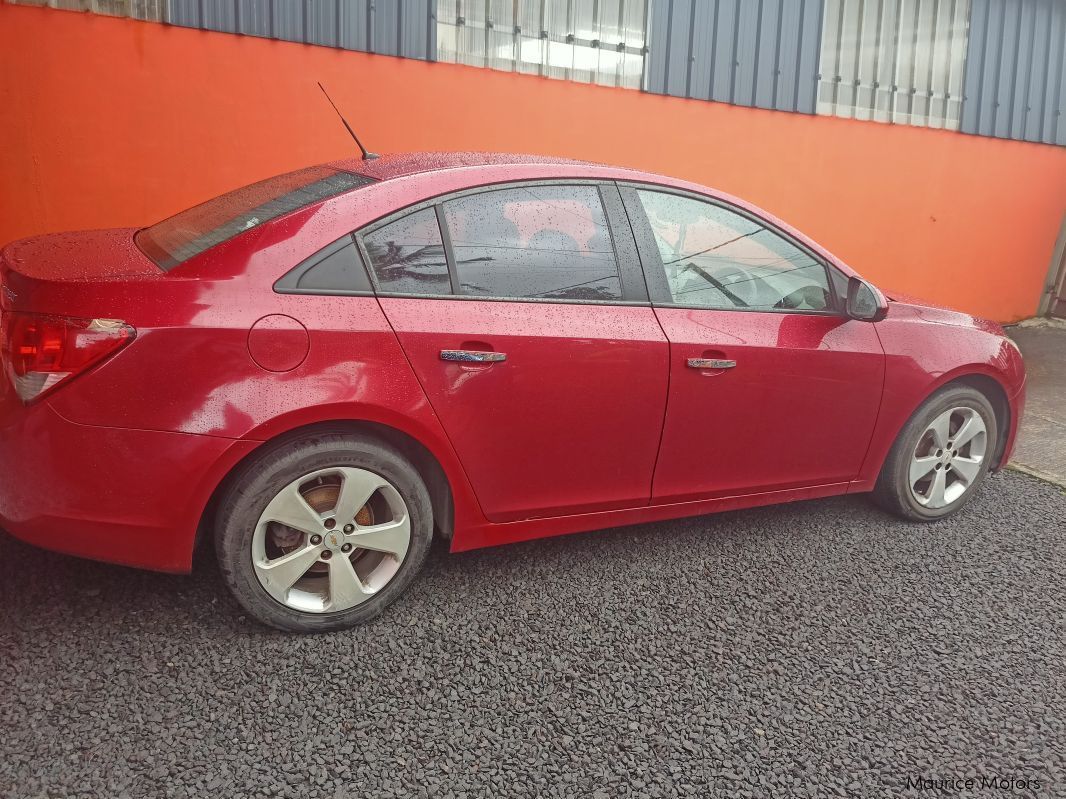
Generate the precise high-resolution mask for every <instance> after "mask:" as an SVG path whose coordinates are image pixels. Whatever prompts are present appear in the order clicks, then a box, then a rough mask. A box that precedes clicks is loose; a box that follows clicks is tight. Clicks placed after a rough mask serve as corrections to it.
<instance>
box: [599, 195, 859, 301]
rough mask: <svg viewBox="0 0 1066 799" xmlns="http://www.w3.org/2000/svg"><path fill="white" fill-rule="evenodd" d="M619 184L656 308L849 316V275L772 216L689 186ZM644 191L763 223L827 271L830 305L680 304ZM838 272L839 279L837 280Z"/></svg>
mask: <svg viewBox="0 0 1066 799" xmlns="http://www.w3.org/2000/svg"><path fill="white" fill-rule="evenodd" d="M616 183H617V185H618V191H619V194H620V195H621V198H622V204H623V206H624V208H625V210H626V214H627V216H628V217H629V224H630V227H631V229H632V233H633V239H634V241H635V243H636V247H637V252H638V253H639V254H640V260H641V264H642V265H643V266H644V277H645V280H646V281H647V287H648V296H649V297H650V301H651V304H652V306H653V307H655V308H682V309H686V310H694V311H725V312H728V313H736V312H740V313H778V314H804V315H808V316H847V314H846V312H845V310H844V303H843V300H842V297H841V295H840V286H841V285H846V284H847V278H846V277H844V276H843V273H840V271H839V270H838V269H836V267H834V266H833V265H832V264H831V263H830V262H829V261H828V260H827V259H826V258H825V257H824V256H822V255H821V254H820V253H818V252H816V251H815V250H813V249H812V248H811V247H809V246H807V245H806V244H804V243H803V242H801V241H799V240H797V239H796V238H795V237H794V236H792V235H791V234H789V233H788V232H787V231H785V230H782V229H781V228H780V227H779V226H778V225H775V224H774V223H773V222H771V221H770V220H769V219H766V218H765V217H763V216H761V215H759V214H756V213H753V212H751V211H749V210H747V209H745V208H741V207H740V206H737V205H734V204H733V203H730V202H726V201H725V200H722V199H720V198H718V197H713V196H711V195H708V194H701V193H700V192H696V191H689V190H687V189H680V188H677V187H674V186H663V185H661V184H658V183H648V182H644V181H616ZM640 190H643V191H655V192H659V193H661V194H674V195H677V196H678V197H684V198H686V199H690V200H696V201H698V202H704V203H707V204H709V205H714V206H717V207H719V208H721V209H723V210H725V211H728V212H730V213H733V214H737V215H738V216H741V217H744V218H745V219H749V220H750V221H752V222H754V223H755V224H757V225H761V226H762V227H764V228H766V229H767V230H769V231H771V232H772V233H774V234H776V235H778V236H780V237H781V238H782V239H784V240H785V241H786V242H787V243H788V244H791V245H792V246H793V247H796V248H797V249H799V250H801V251H802V252H804V253H806V254H807V255H809V256H810V257H811V259H812V260H813V261H815V262H816V263H818V264H820V265H821V266H822V269H823V270H825V281H826V285H827V286H828V288H829V302H830V306H831V307H829V308H827V309H825V310H821V311H819V310H814V309H812V308H743V307H731V308H730V307H724V308H719V307H712V306H707V305H694V304H691V303H679V302H675V301H674V297H673V294H672V293H671V291H670V285H669V282H668V280H667V277H666V266H665V264H664V263H663V260H662V254H661V253H660V252H659V245H658V243H657V242H656V239H655V231H654V229H653V228H652V225H651V222H650V221H649V220H648V216H647V213H646V212H645V211H644V204H643V203H642V202H641V201H640V197H639V196H638V195H637V192H638V191H640ZM837 275H839V276H840V277H841V278H842V279H843V282H842V281H841V280H840V279H836V278H837Z"/></svg>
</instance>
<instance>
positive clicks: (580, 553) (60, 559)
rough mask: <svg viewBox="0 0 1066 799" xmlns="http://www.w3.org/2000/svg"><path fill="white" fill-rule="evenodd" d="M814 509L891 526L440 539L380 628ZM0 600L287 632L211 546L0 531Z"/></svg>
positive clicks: (67, 614) (818, 504)
mask: <svg viewBox="0 0 1066 799" xmlns="http://www.w3.org/2000/svg"><path fill="white" fill-rule="evenodd" d="M812 513H814V514H817V515H818V516H820V517H821V516H826V515H828V516H830V517H837V521H833V522H829V525H830V528H831V527H832V526H833V525H834V524H836V525H839V524H840V523H846V520H847V518H848V517H852V516H855V515H856V514H866V515H873V516H875V517H880V518H879V521H880V524H881V525H884V524H885V523H886V522H887V523H888V524H892V523H893V521H894V520H892V519H891V517H888V516H887V515H884V514H882V513H881V512H880V511H877V510H873V509H871V508H870V506H869V504H868V503H866V502H865V501H864V500H863V499H861V498H856V497H836V498H831V499H820V500H810V501H806V502H797V503H790V504H787V505H778V506H770V507H764V508H754V509H748V510H741V511H730V512H725V513H719V514H712V515H707V516H698V517H690V518H685V519H677V520H672V521H666V522H655V523H649V524H641V525H634V526H629V527H615V528H608V529H605V530H599V531H594V532H591V533H584V534H576V535H565V536H558V537H553V538H546V539H539V540H535V541H528V542H522V543H517V544H509V545H505V546H499V547H490V548H486V549H480V550H474V551H472V552H466V553H461V554H456V555H452V554H450V553H449V552H448V545H447V542H445V541H441V540H437V541H435V542H434V545H433V548H432V550H431V552H430V555H429V557H428V559H427V562H426V566H425V568H424V571H423V573H422V575H420V577H419V579H418V580H416V581H415V584H414V585H413V586H412V589H411V591H410V592H409V593H408V595H407V596H406V597H405V598H404V599H403V600H402V601H401V602H400V603H397V605H396V608H402V610H398V611H393V610H391V609H390V610H388V611H386V613H385V614H384V615H383V616H382V618H381V620H379V621H378V622H375V624H384V625H388V624H390V623H403V624H406V623H410V622H411V621H412V620H413V621H417V618H418V615H419V614H420V613H422V612H428V611H427V609H426V608H425V607H424V606H425V605H427V604H430V605H432V604H433V603H434V602H435V601H437V599H439V597H441V596H445V597H448V598H449V599H451V600H456V599H458V598H459V597H461V596H462V595H463V592H472V593H477V591H478V589H479V582H480V581H484V583H483V585H488V584H495V585H493V588H494V589H498V588H499V585H498V583H499V582H500V581H504V582H512V583H513V584H514V586H513V587H514V590H515V591H516V592H521V591H523V590H524V587H523V585H522V583H523V582H526V581H529V580H533V579H534V575H535V574H537V573H539V574H545V573H553V574H559V573H562V572H566V571H569V570H573V569H578V570H580V569H581V568H583V567H582V564H586V565H588V564H596V565H597V566H598V567H601V568H608V569H611V568H615V567H618V568H625V567H626V566H628V565H629V563H630V562H631V560H632V558H633V557H634V554H633V548H634V547H637V548H639V550H640V551H641V557H645V558H656V557H658V556H662V557H669V556H670V555H671V553H672V552H674V551H676V550H677V549H678V548H681V549H685V548H690V547H702V548H706V547H707V546H709V545H710V544H712V543H713V546H714V547H715V548H716V549H717V550H718V551H719V552H721V553H729V552H733V553H734V554H738V553H742V552H743V550H744V549H745V548H750V547H756V546H760V541H765V539H766V538H767V537H769V538H770V539H773V538H774V537H775V536H780V535H788V536H793V537H794V536H796V535H803V534H805V531H807V532H809V533H810V534H820V533H819V531H820V530H825V529H826V524H827V520H826V519H824V518H823V519H821V520H820V521H819V523H818V524H817V525H813V526H811V525H808V524H807V523H805V522H804V519H805V518H807V517H809V516H810V514H812ZM897 523H898V522H897ZM656 550H662V552H661V553H659V554H657V552H656ZM0 594H2V595H3V603H4V607H5V608H6V610H7V611H8V612H6V613H5V614H4V615H3V617H2V618H0V637H2V636H3V635H4V634H5V633H6V632H9V631H10V630H11V629H14V630H22V631H24V632H31V631H32V630H33V629H34V628H35V626H36V624H37V622H36V621H35V619H36V617H37V615H38V610H39V609H41V608H44V607H47V608H48V609H49V611H50V612H49V614H48V616H49V625H50V626H51V627H53V628H54V627H55V625H56V624H57V623H61V624H62V625H63V626H67V627H69V628H70V629H71V630H81V629H87V628H97V629H100V628H106V629H109V630H130V629H144V630H147V631H165V630H168V629H174V628H186V629H190V628H191V629H195V630H198V631H199V632H200V633H201V634H203V635H204V636H206V637H207V638H211V639H219V638H225V637H227V636H234V635H240V636H253V637H273V636H278V635H284V633H280V632H277V631H274V630H272V629H270V628H268V627H265V626H263V625H261V624H258V623H257V622H255V621H254V620H253V619H251V618H249V617H248V615H247V613H246V612H245V611H244V610H243V608H241V607H240V605H238V604H237V602H236V601H235V600H234V599H233V597H232V596H231V595H230V593H229V591H228V590H227V589H226V586H225V584H224V582H223V580H222V577H221V575H220V573H219V570H218V566H217V564H216V561H215V558H214V551H213V549H212V548H211V547H210V546H201V547H199V548H198V550H197V552H196V553H195V556H194V562H193V570H192V573H191V574H163V573H157V572H148V571H142V570H139V569H134V568H129V567H125V566H116V565H112V564H107V563H99V562H95V561H89V560H83V559H81V558H75V557H72V556H67V555H61V554H58V553H54V552H49V551H46V550H42V549H38V548H36V547H33V546H31V545H29V544H26V543H23V542H22V541H19V540H17V539H15V538H14V537H12V536H10V535H9V534H7V533H5V532H3V531H0ZM56 611H60V612H59V613H56ZM58 620H61V621H58Z"/></svg>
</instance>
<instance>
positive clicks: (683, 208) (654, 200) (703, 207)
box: [637, 191, 830, 311]
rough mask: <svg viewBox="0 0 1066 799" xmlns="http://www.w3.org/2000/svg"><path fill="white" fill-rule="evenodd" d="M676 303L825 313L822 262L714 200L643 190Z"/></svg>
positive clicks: (826, 297) (826, 300)
mask: <svg viewBox="0 0 1066 799" xmlns="http://www.w3.org/2000/svg"><path fill="white" fill-rule="evenodd" d="M637 194H638V195H639V197H640V201H641V204H642V205H643V206H644V210H645V212H646V213H647V216H648V221H649V222H650V223H651V228H652V231H653V232H654V234H655V241H656V243H657V244H658V247H659V254H660V255H661V256H662V260H663V265H664V266H665V267H666V278H667V282H668V283H669V285H670V294H671V295H672V296H673V300H674V302H676V303H678V304H679V305H695V306H701V307H706V308H749V309H752V310H769V309H775V308H776V309H797V310H814V311H823V310H826V309H828V308H829V307H830V300H829V282H828V279H827V276H826V271H825V267H824V266H823V265H822V264H821V263H819V262H818V261H816V260H815V259H814V258H812V257H811V256H810V255H809V254H808V253H807V252H805V251H804V250H801V249H800V248H799V247H797V246H796V245H794V244H792V243H791V242H789V241H788V240H787V239H785V238H783V237H782V236H781V235H780V234H778V233H775V232H774V231H773V230H770V229H769V228H767V227H765V226H764V225H761V224H759V223H758V222H756V221H754V220H752V219H749V218H748V217H746V216H743V215H741V214H738V213H734V212H732V211H728V210H726V209H725V208H722V207H720V206H718V205H714V204H713V203H707V202H702V201H700V200H693V199H691V198H688V197H680V196H678V195H676V194H666V193H663V192H656V191H638V192H637Z"/></svg>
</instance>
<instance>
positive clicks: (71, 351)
mask: <svg viewBox="0 0 1066 799" xmlns="http://www.w3.org/2000/svg"><path fill="white" fill-rule="evenodd" d="M3 328H4V335H3V361H4V366H5V369H6V371H7V372H8V374H9V375H10V377H11V382H12V383H13V384H14V386H15V390H16V391H17V392H18V395H19V396H20V397H21V398H22V401H23V402H31V401H32V400H35V399H38V398H39V397H40V396H41V395H43V394H45V393H47V392H48V391H51V390H52V389H53V388H55V387H56V386H57V385H59V384H60V383H61V382H63V381H64V380H66V379H68V378H71V377H74V376H75V375H77V374H78V373H80V372H84V371H85V370H86V369H88V368H89V367H91V366H93V365H94V364H97V363H99V362H100V361H102V360H104V359H105V358H108V357H110V356H112V355H114V354H115V353H116V352H118V351H119V350H120V349H122V348H123V347H125V346H126V345H127V344H129V343H130V342H131V341H132V340H133V337H134V336H135V335H136V334H137V331H136V330H134V329H133V328H132V327H130V326H129V325H127V324H126V323H125V322H120V321H118V320H116V319H71V318H69V317H65V316H45V315H42V314H27V313H5V314H4V315H3Z"/></svg>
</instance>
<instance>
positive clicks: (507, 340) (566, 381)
mask: <svg viewBox="0 0 1066 799" xmlns="http://www.w3.org/2000/svg"><path fill="white" fill-rule="evenodd" d="M332 166H334V167H336V168H340V169H344V170H349V171H352V172H357V173H361V174H364V175H367V176H369V177H373V178H376V179H378V180H379V181H380V182H378V183H374V184H371V185H369V186H365V187H362V188H359V189H356V190H354V191H351V192H349V193H347V194H342V195H340V196H336V197H333V198H331V199H327V200H324V201H321V202H317V203H315V204H312V205H309V206H307V207H304V208H302V209H300V210H297V211H295V212H292V213H289V214H288V215H285V216H282V217H280V218H278V219H275V220H273V221H270V222H266V223H264V224H261V225H259V226H257V227H254V228H252V229H251V230H248V231H247V232H245V233H242V234H240V235H237V236H236V237H235V238H232V239H230V240H229V241H226V242H224V243H222V244H219V245H217V246H216V247H214V248H212V249H209V250H207V251H205V252H203V253H201V254H200V255H198V256H195V257H194V258H192V259H191V260H189V261H187V262H186V263H184V264H182V265H181V266H179V267H177V268H176V269H173V270H172V271H170V272H163V271H162V270H161V269H159V268H158V267H157V266H156V265H155V264H154V263H153V262H152V261H151V260H150V259H148V258H147V257H146V256H145V255H144V254H143V253H142V252H141V251H140V249H138V247H137V246H136V245H135V244H134V243H133V233H134V231H133V230H116V231H100V232H90V233H68V234H59V235H56V236H42V237H37V238H34V239H27V240H24V241H22V242H16V243H14V244H12V245H9V246H8V247H7V248H5V249H4V250H3V251H2V253H0V286H2V287H0V311H3V312H5V313H9V312H13V311H17V312H33V313H39V314H56V315H63V316H69V317H80V318H86V319H94V318H105V319H121V320H124V321H125V322H126V323H127V324H129V325H131V326H132V327H133V328H135V329H136V338H135V340H134V341H133V342H132V343H130V344H129V345H128V346H126V347H125V348H123V349H122V350H121V351H119V352H118V353H117V354H116V355H114V356H113V357H111V358H109V359H107V360H105V361H104V362H103V363H100V364H98V365H96V366H95V367H94V368H92V369H91V370H90V371H88V372H86V373H84V374H80V375H78V376H76V377H74V378H71V379H69V380H67V381H65V382H64V383H63V384H61V385H60V386H58V387H57V388H55V389H54V390H53V391H51V392H50V393H48V394H46V395H45V396H43V397H42V398H41V399H40V400H39V401H36V402H32V403H30V404H24V403H23V402H22V400H21V399H20V398H19V397H18V396H17V394H16V393H15V391H14V389H13V387H12V385H11V381H10V380H9V379H8V378H7V375H6V374H5V375H3V376H2V377H0V469H2V482H0V523H2V526H3V527H4V528H5V529H7V530H8V531H9V532H11V533H12V534H13V535H15V536H17V537H19V538H22V539H24V540H26V541H29V542H31V543H34V544H37V545H40V546H42V547H45V548H48V549H54V550H57V551H61V552H68V553H71V554H76V555H81V556H85V557H90V558H96V559H100V560H106V561H113V562H117V563H125V564H129V565H134V566H140V567H144V568H151V569H159V570H164V571H177V572H180V571H187V570H189V568H190V566H191V559H192V550H193V545H194V542H195V540H196V535H197V529H198V527H199V526H200V524H201V522H202V521H203V520H204V518H205V513H206V512H207V510H208V508H209V506H210V501H211V499H212V497H213V496H214V494H215V492H216V490H217V489H218V488H219V486H220V485H221V484H222V483H223V481H224V479H225V478H226V476H227V475H228V474H229V473H230V472H231V471H232V470H233V469H234V468H235V467H236V466H237V465H238V464H239V463H240V462H241V461H242V459H244V458H246V457H248V456H249V455H252V454H253V453H255V452H256V451H257V450H258V449H259V448H260V447H261V446H263V444H264V443H265V442H269V441H271V440H273V439H275V438H276V437H277V436H280V435H283V434H286V433H290V432H293V431H297V430H299V429H301V428H304V427H307V426H310V425H316V424H321V423H330V422H351V421H358V422H362V423H371V424H374V425H378V426H382V427H387V428H391V429H392V430H393V431H397V432H398V433H400V434H402V435H404V436H407V437H409V438H410V439H414V440H415V441H416V442H418V443H419V444H421V446H422V447H424V448H425V450H426V451H428V453H429V454H430V455H432V457H433V458H434V459H435V460H436V461H437V462H438V463H439V465H440V467H441V470H442V472H443V474H444V476H445V478H446V480H447V486H448V489H449V491H450V495H451V502H452V507H453V510H452V514H453V519H452V523H451V524H450V525H448V524H445V525H442V526H444V527H446V528H450V529H452V530H453V535H452V542H451V547H452V550H453V551H462V550H468V549H473V548H477V547H483V546H490V545H494V544H501V543H506V542H512V541H520V540H525V539H531V538H538V537H542V536H550V535H559V534H563V533H571V532H578V531H584V530H591V529H597V528H603V527H610V526H615V525H624V524H633V523H638V522H646V521H653V520H659V519H669V518H676V517H681V516H689V515H695V514H700V513H706V512H711V511H717V510H727V509H734V508H743V507H752V506H756V505H764V504H771V503H776V502H784V501H790V500H796V499H805V498H811V497H819V496H829V495H833V494H842V493H847V492H850V491H867V490H869V489H871V488H872V487H873V484H874V482H875V480H876V478H877V474H878V472H879V470H880V467H881V464H882V462H883V460H884V458H885V456H886V454H887V452H888V450H889V448H890V447H891V445H892V442H893V441H894V439H895V437H896V435H897V434H898V432H899V430H900V428H901V427H902V425H903V424H904V423H905V421H906V420H907V418H908V417H909V416H910V415H911V414H912V413H913V412H914V410H915V409H916V408H917V407H918V405H919V404H920V403H921V402H922V401H923V400H924V399H925V398H926V397H927V396H929V394H930V393H931V392H932V391H934V390H935V389H937V388H938V387H939V386H942V385H943V384H945V383H947V382H949V381H951V380H954V379H959V378H967V379H977V380H982V381H986V382H984V383H982V385H983V386H984V387H985V388H986V389H987V390H988V391H990V392H999V395H1001V396H1002V402H1003V405H1004V409H1003V412H1004V414H1005V416H1006V417H1008V418H1007V425H1006V435H1005V437H1004V441H1003V444H1002V448H1001V454H1000V455H999V458H998V461H997V463H998V464H1002V463H1005V462H1006V460H1007V458H1008V457H1009V453H1010V451H1011V447H1012V446H1013V441H1014V437H1015V433H1016V431H1017V426H1018V420H1019V417H1020V414H1021V411H1022V407H1023V404H1024V393H1023V391H1024V382H1025V375H1024V369H1023V366H1022V363H1021V359H1020V356H1019V354H1018V352H1017V350H1016V348H1015V347H1014V346H1013V345H1012V344H1011V343H1010V342H1009V341H1008V340H1007V339H1006V338H1005V337H1004V336H1003V332H1002V330H1001V329H1000V328H999V327H998V326H997V325H995V324H993V323H990V322H986V321H983V320H979V319H974V318H972V317H970V316H967V315H965V314H961V313H957V312H954V311H947V310H943V309H937V308H932V307H928V306H923V305H920V304H915V303H903V302H897V301H893V302H890V304H889V312H888V316H887V318H885V319H884V320H883V321H881V322H877V323H867V322H862V321H857V320H852V319H848V318H846V317H845V316H843V315H826V314H822V315H813V314H812V315H808V314H802V313H767V312H761V313H760V312H744V311H717V310H692V309H682V308H663V307H653V306H652V305H651V304H644V305H622V304H619V305H583V304H566V303H524V302H518V301H516V302H498V301H480V300H477V299H470V298H466V299H456V300H441V299H404V298H396V297H381V298H376V297H373V296H360V297H356V296H329V295H307V294H282V293H277V292H276V291H275V290H274V284H275V282H276V281H277V280H278V279H279V278H281V277H282V276H283V275H285V274H286V273H287V272H288V271H289V270H290V269H292V268H293V266H295V265H296V264H298V263H299V262H300V261H302V260H303V259H304V258H307V257H308V256H310V255H312V254H314V253H316V252H317V251H319V250H321V249H322V248H323V247H325V246H326V245H328V244H329V243H330V242H333V241H335V240H336V239H338V238H339V237H341V236H343V235H345V234H347V233H349V232H351V231H353V230H358V229H359V228H361V227H363V226H364V225H367V224H369V223H371V222H373V221H375V220H377V219H380V218H382V217H383V216H387V215H388V214H390V213H391V212H393V211H395V210H398V209H401V208H404V207H406V206H409V205H413V204H416V203H418V202H420V201H423V200H426V199H429V198H434V197H438V196H441V195H446V194H448V193H450V192H455V191H460V190H466V189H470V188H473V187H479V186H489V185H492V184H499V183H505V182H512V181H526V180H556V179H559V180H586V181H606V182H611V181H617V182H620V183H621V184H623V185H624V184H626V183H630V182H632V183H641V184H655V185H659V186H663V187H668V188H674V189H680V190H685V191H689V192H694V193H697V194H702V195H706V196H708V197H712V198H717V199H719V200H721V201H724V202H726V203H730V204H732V205H734V206H736V207H739V208H741V209H744V210H746V211H748V212H751V213H754V214H756V215H758V216H759V217H761V218H762V219H765V220H768V221H769V222H770V223H771V224H772V225H774V226H776V227H777V228H779V229H781V230H783V231H786V232H787V233H788V234H789V235H791V236H792V237H793V238H794V239H795V240H797V241H799V242H800V243H802V244H803V245H805V246H806V247H808V248H809V249H810V250H812V251H814V252H816V253H818V254H819V255H820V256H821V258H822V259H824V260H825V261H826V262H828V263H829V264H831V266H832V267H833V268H835V269H837V270H839V272H840V273H841V274H842V275H844V276H850V275H853V274H854V273H853V272H852V271H851V270H850V269H849V268H848V267H847V266H846V265H844V264H843V263H841V262H839V261H838V260H837V259H836V258H834V257H833V256H832V255H831V254H829V253H828V252H826V251H825V250H823V249H821V248H820V247H818V245H816V244H815V243H814V242H812V241H810V240H809V239H807V238H806V237H804V236H803V235H802V234H800V233H799V232H798V231H795V230H793V229H792V228H790V227H788V226H787V225H785V224H784V223H782V222H780V221H779V220H776V219H774V218H773V217H771V216H769V215H768V214H766V213H765V212H762V211H759V210H758V209H755V208H754V207H753V206H750V205H748V204H746V203H744V202H742V201H740V200H738V199H736V198H733V197H729V196H728V195H723V194H721V193H719V192H715V191H713V190H711V189H707V188H705V187H702V186H698V185H695V184H691V183H686V182H684V181H679V180H674V179H670V178H664V177H659V176H655V175H649V174H646V173H640V172H634V171H630V170H624V169H617V168H611V167H603V166H595V165H589V164H581V163H573V162H567V161H559V160H552V159H546V158H535V157H523V156H486V155H477V154H422V155H413V156H390V157H384V158H381V159H379V160H376V161H369V162H363V161H344V162H338V163H336V164H333V165H332ZM620 244H621V245H625V246H628V247H630V248H632V246H633V245H632V242H631V241H629V242H621V243H620ZM445 348H451V349H479V350H493V349H495V350H499V351H502V352H507V353H508V358H509V360H508V362H507V363H506V364H489V365H486V364H458V363H447V362H444V361H441V360H440V359H439V357H438V353H439V351H440V350H441V349H445ZM691 357H712V358H731V359H735V360H737V361H738V363H739V364H741V366H742V368H738V369H736V370H732V371H729V372H716V371H707V370H693V369H687V368H685V361H686V359H688V358H691Z"/></svg>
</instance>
